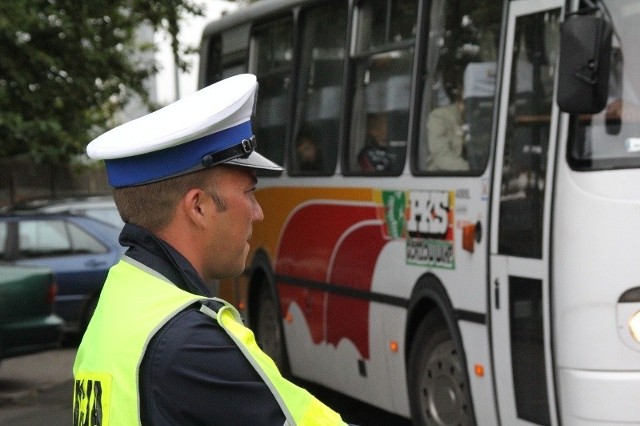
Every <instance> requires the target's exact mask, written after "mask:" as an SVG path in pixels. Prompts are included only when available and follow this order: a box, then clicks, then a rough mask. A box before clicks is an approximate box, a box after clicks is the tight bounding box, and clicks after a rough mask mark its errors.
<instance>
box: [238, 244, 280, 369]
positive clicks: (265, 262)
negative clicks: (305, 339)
mask: <svg viewBox="0 0 640 426" xmlns="http://www.w3.org/2000/svg"><path fill="white" fill-rule="evenodd" d="M279 300H280V298H279V297H278V290H277V288H276V285H275V276H274V273H273V269H272V267H271V262H270V261H269V257H268V256H267V254H266V253H264V252H262V251H261V252H258V253H256V255H255V257H254V260H253V262H252V265H251V272H250V278H249V288H248V291H247V302H248V303H247V314H248V321H249V326H250V327H251V329H252V330H253V332H254V333H255V336H256V341H257V342H258V344H259V345H260V346H261V348H262V350H263V351H264V352H265V353H266V354H267V355H269V356H270V357H271V358H272V359H273V361H274V362H275V363H276V365H277V366H278V368H279V369H280V372H281V373H282V374H283V375H287V374H288V372H289V362H288V356H287V348H286V342H285V339H284V329H283V325H282V312H281V311H280V304H279Z"/></svg>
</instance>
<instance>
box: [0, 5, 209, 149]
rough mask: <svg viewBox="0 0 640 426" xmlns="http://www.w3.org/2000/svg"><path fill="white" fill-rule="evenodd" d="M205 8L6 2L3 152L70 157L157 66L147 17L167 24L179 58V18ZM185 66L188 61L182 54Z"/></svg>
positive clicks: (0, 8) (0, 45) (1, 29)
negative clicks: (143, 37) (143, 33)
mask: <svg viewBox="0 0 640 426" xmlns="http://www.w3.org/2000/svg"><path fill="white" fill-rule="evenodd" d="M188 15H202V6H201V5H199V4H196V3H194V2H193V1H191V0H87V1H78V0H10V1H2V2H0V57H2V60H1V61H0V157H5V158H6V157H14V156H25V157H26V158H29V159H32V160H36V161H48V162H66V161H68V160H69V159H70V158H71V157H73V156H74V155H76V154H78V153H82V152H84V149H85V147H86V144H87V143H88V142H89V141H90V140H91V139H92V137H94V136H95V134H96V132H97V131H101V130H102V129H104V128H106V127H107V126H108V124H109V121H110V120H111V118H112V117H113V114H114V112H115V111H116V110H118V109H120V108H121V107H122V106H123V105H124V104H125V103H126V102H127V101H128V99H130V97H131V96H132V95H134V94H137V95H139V96H140V98H141V99H142V100H143V101H145V102H147V103H148V101H149V97H148V92H147V90H146V88H145V85H144V82H145V79H146V78H147V77H149V76H150V75H152V74H154V73H155V72H157V65H156V64H154V63H153V62H152V61H143V60H140V58H143V57H144V56H143V54H144V52H152V51H153V49H154V46H153V44H152V43H148V44H146V45H141V44H140V43H139V42H137V41H136V40H137V39H136V37H135V34H136V31H137V30H139V28H140V26H141V24H146V25H148V26H150V27H151V28H152V29H153V30H159V29H163V30H166V31H168V32H169V33H170V35H171V39H172V40H174V42H173V45H172V48H173V51H174V55H175V57H176V58H178V59H179V58H180V57H181V55H182V54H183V53H184V51H185V49H186V48H188V46H181V45H179V44H178V41H177V40H178V38H177V35H178V31H179V28H180V27H179V25H180V22H181V20H182V19H183V18H185V17H186V16H188ZM177 63H179V64H180V66H181V67H183V68H184V67H186V66H187V64H185V63H184V62H181V61H177Z"/></svg>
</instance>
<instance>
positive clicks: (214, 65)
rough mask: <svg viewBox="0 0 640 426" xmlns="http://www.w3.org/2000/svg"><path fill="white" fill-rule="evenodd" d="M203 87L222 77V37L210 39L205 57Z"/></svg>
mask: <svg viewBox="0 0 640 426" xmlns="http://www.w3.org/2000/svg"><path fill="white" fill-rule="evenodd" d="M205 58H206V59H205V61H206V63H205V85H206V86H208V85H210V84H213V83H215V82H216V81H220V80H221V79H222V78H223V77H222V70H221V65H222V37H220V36H217V37H211V38H210V39H209V45H208V46H207V56H205Z"/></svg>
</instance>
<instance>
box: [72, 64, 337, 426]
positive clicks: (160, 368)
mask: <svg viewBox="0 0 640 426" xmlns="http://www.w3.org/2000/svg"><path fill="white" fill-rule="evenodd" d="M256 88H257V81H256V78H255V76H253V75H251V74H241V75H236V76H234V77H230V78H228V79H226V80H222V81H220V82H218V83H215V84H212V85H210V86H208V87H206V88H204V89H202V90H200V91H198V92H196V93H194V94H192V95H190V96H187V97H184V98H182V99H180V100H178V101H176V102H175V103H173V104H171V105H169V106H167V107H165V108H162V109H160V110H158V111H155V112H153V113H151V114H149V115H147V116H144V117H142V118H139V119H137V120H133V121H129V122H127V123H125V124H123V125H121V126H119V127H116V128H115V129H112V130H110V131H108V132H106V133H104V134H103V135H101V136H99V137H98V138H96V139H95V140H93V141H92V142H91V143H90V144H89V145H88V147H87V154H88V155H89V156H90V157H91V158H94V159H103V160H105V165H106V169H107V176H108V179H109V183H110V185H111V186H112V187H114V191H113V192H114V198H115V201H116V206H117V207H118V211H119V213H120V215H121V216H122V219H123V220H124V222H125V225H124V227H123V229H122V232H121V235H120V241H121V243H122V244H123V245H124V246H127V247H128V250H127V251H126V253H125V255H124V256H123V257H122V259H121V260H120V262H118V263H117V264H116V265H115V266H113V267H112V268H111V270H110V271H109V275H108V277H107V280H106V283H105V285H104V288H103V290H102V293H101V295H100V301H99V303H98V307H97V308H96V311H95V314H94V315H93V317H92V319H91V322H90V324H89V326H88V328H87V330H86V333H85V334H84V337H83V340H82V343H81V344H80V346H79V348H78V352H77V356H76V360H75V364H74V367H73V373H74V378H75V386H74V398H73V404H74V411H73V412H74V419H75V421H74V424H86V423H87V422H89V421H90V423H91V424H103V423H104V422H106V421H107V420H108V421H110V424H113V425H134V424H135V425H137V424H143V425H168V424H172V425H196V424H197V425H225V426H226V425H230V424H237V425H268V426H276V425H277V426H281V425H283V424H288V425H299V424H322V425H341V426H342V425H345V423H344V422H343V421H342V419H341V417H340V415H339V414H338V413H336V412H334V411H333V410H331V409H330V408H329V407H327V406H326V405H324V404H322V403H321V402H320V401H319V400H317V399H316V398H315V397H314V396H313V395H311V394H310V393H309V392H307V391H306V390H304V389H302V388H300V387H298V386H296V385H294V384H293V383H292V382H290V381H288V380H287V379H285V378H284V377H283V376H282V375H281V374H280V372H279V371H278V368H277V366H276V364H275V363H274V362H273V361H272V360H271V359H270V358H269V357H268V355H267V354H265V353H264V352H263V351H262V350H261V349H260V348H259V346H258V344H257V343H256V341H255V339H254V336H253V333H252V332H251V330H249V329H248V328H246V327H245V326H244V324H243V321H242V318H241V317H240V314H239V313H238V311H236V309H235V308H234V307H233V306H231V305H230V304H228V303H227V302H225V301H223V300H222V299H217V298H213V297H211V296H212V294H211V291H210V288H211V287H212V284H213V283H214V282H215V281H216V280H219V279H227V278H233V277H237V276H238V275H240V274H242V272H243V271H244V270H245V267H246V259H247V254H248V252H249V240H250V239H251V232H252V226H253V224H254V223H255V222H258V221H261V220H262V219H263V212H262V208H261V207H260V205H259V204H258V201H257V200H256V198H255V195H254V191H255V189H256V184H257V178H256V175H255V169H264V170H278V171H279V170H282V167H280V166H279V165H277V164H275V163H273V162H272V161H270V160H268V159H267V158H265V157H263V156H261V155H260V154H258V153H257V152H256V151H255V148H256V140H255V136H253V135H252V131H251V121H250V117H251V113H252V110H253V103H254V98H255V96H256Z"/></svg>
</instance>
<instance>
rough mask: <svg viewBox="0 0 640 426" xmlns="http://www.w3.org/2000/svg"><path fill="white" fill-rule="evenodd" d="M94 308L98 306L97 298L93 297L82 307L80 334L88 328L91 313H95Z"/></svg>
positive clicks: (91, 316)
mask: <svg viewBox="0 0 640 426" xmlns="http://www.w3.org/2000/svg"><path fill="white" fill-rule="evenodd" d="M96 306H98V297H97V296H94V297H92V298H90V299H89V300H88V301H87V304H86V305H85V307H84V315H83V320H82V329H81V330H80V332H81V333H82V334H84V332H85V331H86V330H87V327H88V326H89V322H90V321H91V318H93V313H94V312H95V311H96Z"/></svg>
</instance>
